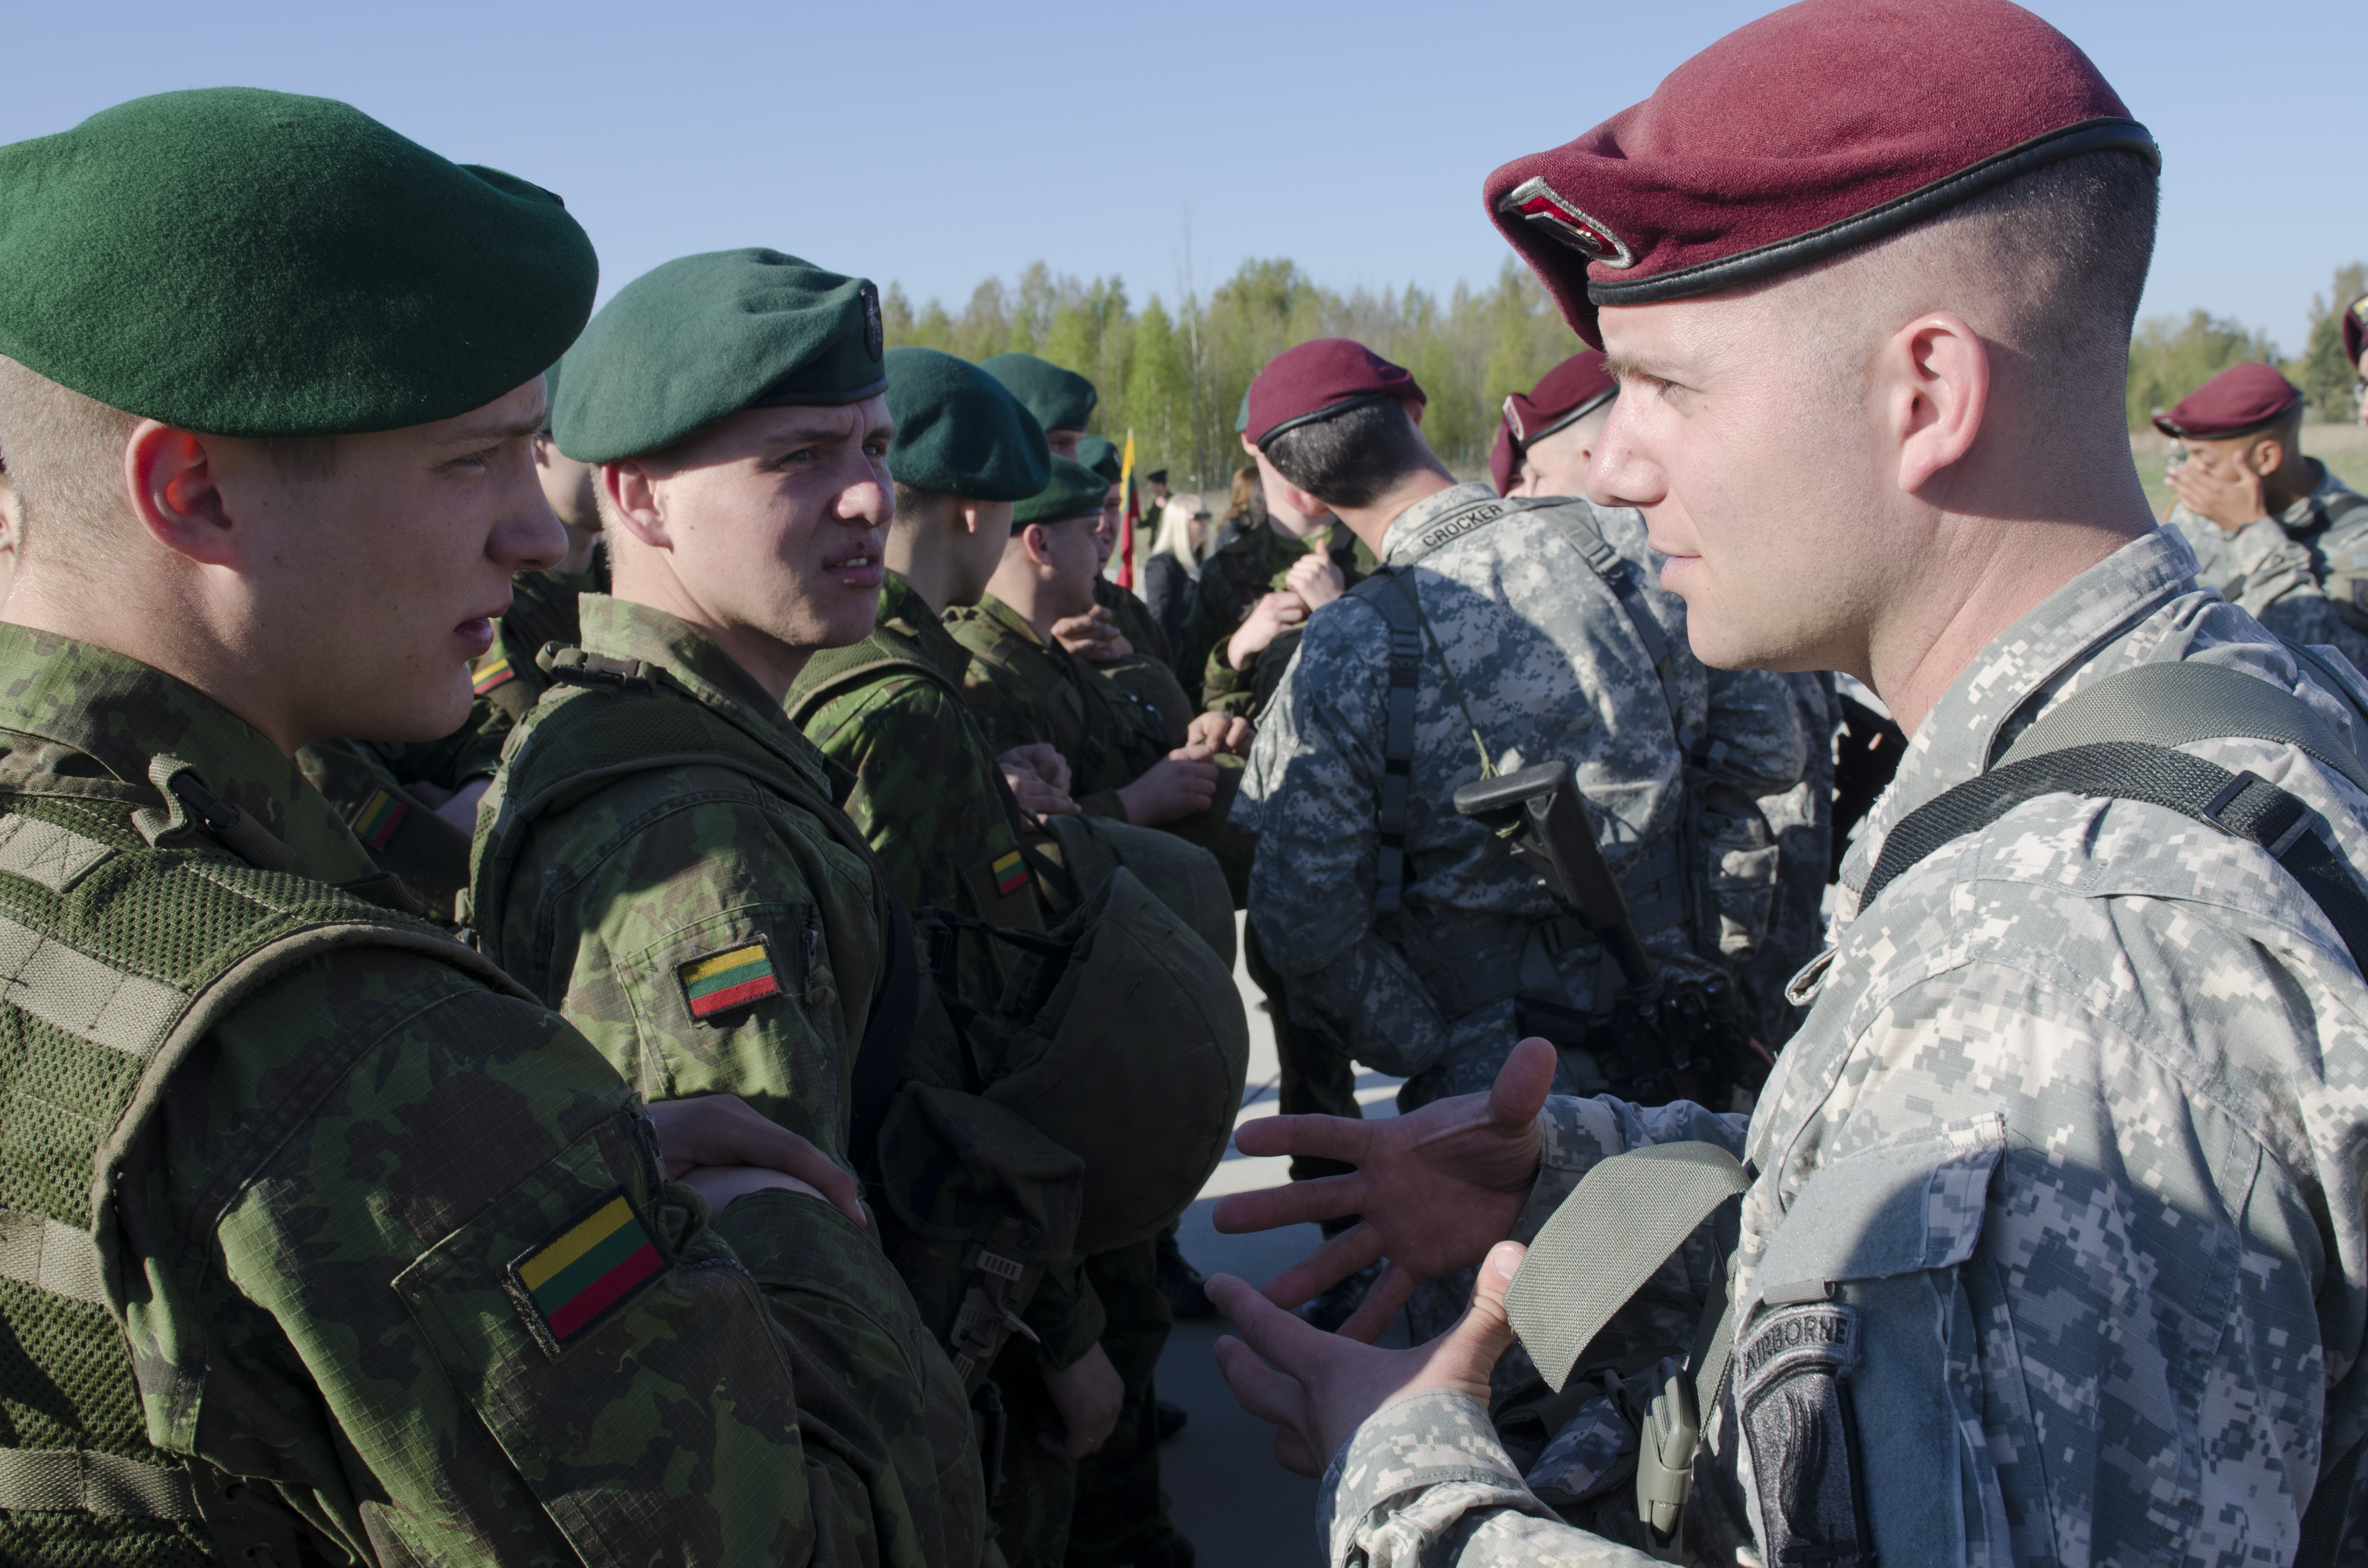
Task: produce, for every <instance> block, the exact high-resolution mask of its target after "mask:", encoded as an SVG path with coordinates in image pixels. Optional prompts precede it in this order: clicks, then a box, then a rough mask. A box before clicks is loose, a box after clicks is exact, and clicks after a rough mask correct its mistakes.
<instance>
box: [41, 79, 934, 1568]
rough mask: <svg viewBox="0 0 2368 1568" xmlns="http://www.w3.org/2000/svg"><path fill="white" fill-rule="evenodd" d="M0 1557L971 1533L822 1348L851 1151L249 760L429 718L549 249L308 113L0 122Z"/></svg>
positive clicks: (523, 483) (173, 102) (453, 184)
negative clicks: (554, 985)
mask: <svg viewBox="0 0 2368 1568" xmlns="http://www.w3.org/2000/svg"><path fill="white" fill-rule="evenodd" d="M159 190H168V191H170V192H171V193H172V199H171V200H169V201H162V200H159V199H156V193H157V192H158V191H159ZM102 257H103V258H106V265H103V266H101V265H94V259H95V258H102ZM0 279H5V286H0V451H5V454H6V464H7V467H8V470H9V472H10V473H11V474H12V476H13V478H14V479H15V481H16V483H17V486H18V487H19V491H20V494H21V498H22V500H23V503H24V509H25V514H26V519H27V528H28V531H27V550H26V552H25V557H24V563H23V571H22V573H21V574H20V575H19V577H18V578H17V583H16V585H15V588H14V591H13V592H12V594H11V596H10V597H9V600H8V603H7V607H6V615H7V621H8V624H6V625H0V668H5V670H6V679H5V682H0V687H5V690H6V699H5V700H0V750H5V752H6V756H7V767H6V772H5V778H6V785H5V787H0V936H5V937H6V941H7V942H9V943H11V944H13V945H14V946H15V948H16V949H17V951H18V953H19V955H20V956H19V958H18V960H16V962H15V963H14V964H12V966H11V973H12V975H13V979H12V981H11V983H10V984H9V985H8V986H7V987H6V992H5V994H0V1016H5V1033H6V1038H7V1039H8V1040H9V1042H10V1045H9V1050H8V1052H7V1061H6V1067H5V1069H0V1071H5V1073H6V1076H7V1080H8V1084H9V1087H10V1093H9V1094H8V1095H7V1096H6V1100H5V1103H0V1117H5V1118H6V1144H7V1147H8V1149H9V1151H10V1158H9V1159H8V1160H7V1161H6V1162H5V1163H0V1207H5V1209H6V1211H7V1212H6V1220H5V1227H6V1233H7V1234H8V1235H9V1236H10V1237H11V1238H13V1239H12V1242H11V1244H10V1245H9V1246H7V1247H6V1249H0V1252H5V1262H0V1273H5V1275H6V1283H5V1284H0V1325H4V1326H5V1336H6V1341H7V1343H8V1344H9V1345H10V1346H12V1351H11V1354H12V1356H13V1357H14V1358H16V1366H17V1370H16V1372H15V1374H14V1375H13V1376H12V1379H11V1382H10V1392H8V1394H7V1396H6V1447H5V1448H0V1560H5V1561H6V1562H11V1563H26V1564H50V1563H73V1562H97V1561H107V1562H130V1561H141V1562H199V1561H220V1562H238V1561H245V1562H282V1563H290V1562H456V1563H457V1562H470V1563H478V1562H619V1561H636V1562H640V1561H652V1560H655V1559H658V1558H661V1557H665V1558H678V1557H692V1558H697V1559H700V1560H702V1561H723V1560H725V1559H751V1558H758V1557H762V1558H766V1559H768V1560H774V1561H783V1562H831V1563H838V1562H873V1561H881V1560H887V1559H894V1560H896V1561H899V1562H906V1561H909V1562H969V1561H973V1560H975V1557H976V1542H975V1539H974V1532H973V1535H972V1536H971V1537H969V1538H965V1537H964V1535H963V1534H962V1528H961V1521H960V1519H959V1517H958V1513H957V1512H956V1511H955V1510H951V1509H949V1508H948V1507H946V1506H944V1505H943V1503H942V1500H941V1497H940V1496H939V1494H941V1493H942V1492H944V1491H946V1490H949V1487H941V1486H939V1484H938V1478H937V1473H936V1471H934V1470H931V1469H928V1467H926V1466H923V1465H919V1464H907V1463H905V1462H903V1461H905V1460H909V1459H911V1458H913V1457H914V1456H912V1455H910V1454H909V1453H908V1451H907V1450H908V1449H909V1448H910V1444H909V1441H908V1440H907V1438H906V1436H905V1434H906V1433H907V1432H908V1431H909V1430H911V1429H912V1427H913V1425H914V1422H915V1421H916V1419H917V1415H918V1409H917V1406H918V1403H919V1391H918V1386H917V1380H916V1381H911V1382H907V1383H906V1384H905V1385H904V1387H902V1388H892V1389H889V1390H887V1391H884V1392H880V1391H874V1390H871V1389H869V1388H866V1387H865V1386H864V1385H863V1384H862V1383H861V1381H860V1377H861V1375H862V1374H863V1373H864V1372H866V1371H867V1370H868V1368H867V1367H865V1366H863V1365H860V1364H858V1363H857V1362H855V1361H853V1360H851V1359H850V1358H848V1357H847V1356H845V1355H843V1354H841V1353H839V1351H838V1350H837V1344H838V1342H839V1341H841V1340H843V1339H845V1338H846V1337H848V1332H849V1331H848V1330H847V1329H843V1328H840V1329H827V1330H826V1325H827V1324H830V1323H832V1322H843V1323H846V1324H875V1325H879V1326H878V1327H877V1330H876V1332H875V1331H871V1330H867V1332H871V1333H872V1337H873V1338H874V1339H875V1340H878V1341H881V1342H882V1343H890V1342H893V1339H894V1308H895V1292H896V1285H895V1281H894V1278H893V1277H891V1276H889V1275H888V1274H887V1272H886V1270H885V1267H884V1264H883V1263H882V1261H881V1260H880V1258H879V1256H878V1253H877V1249H876V1248H874V1247H873V1246H871V1244H870V1243H869V1242H868V1240H867V1239H866V1238H865V1236H864V1234H863V1233H862V1230H861V1228H860V1221H859V1220H858V1219H857V1218H856V1216H857V1215H858V1214H859V1213H860V1210H859V1209H858V1207H857V1205H856V1202H855V1191H854V1188H853V1185H852V1184H851V1183H849V1182H848V1181H847V1180H846V1179H845V1177H844V1176H841V1175H839V1174H838V1173H837V1172H836V1171H835V1170H834V1169H833V1167H832V1166H831V1165H830V1163H829V1162H828V1160H827V1159H826V1158H825V1157H824V1156H823V1155H822V1154H821V1153H820V1152H819V1151H817V1150H815V1149H814V1148H813V1147H812V1146H811V1145H809V1144H807V1143H805V1142H803V1141H801V1140H799V1139H797V1138H796V1137H794V1136H793V1135H791V1134H789V1133H787V1132H785V1131H782V1130H780V1128H778V1127H775V1126H773V1125H772V1124H771V1123H768V1122H767V1121H765V1120H764V1119H762V1118H759V1117H757V1115H755V1113H754V1112H752V1111H750V1110H749V1109H748V1108H746V1106H745V1105H742V1104H740V1103H739V1102H737V1101H735V1100H734V1099H733V1098H731V1097H730V1096H712V1097H711V1098H709V1099H707V1100H705V1101H702V1102H696V1103H690V1104H685V1105H679V1106H665V1107H661V1106H657V1105H650V1106H648V1107H646V1108H645V1107H644V1105H643V1102H642V1100H641V1099H640V1098H639V1097H638V1096H636V1095H635V1094H634V1093H633V1091H632V1089H630V1088H629V1087H628V1086H627V1085H625V1084H624V1083H623V1082H622V1081H620V1079H619V1078H618V1076H617V1074H616V1073H615V1072H614V1071H613V1070H612V1069H611V1068H609V1066H608V1064H607V1063H605V1062H603V1061H602V1060H601V1058H600V1056H599V1054H598V1052H597V1051H594V1050H593V1049H592V1048H591V1047H590V1045H588V1044H587V1043H586V1040H585V1039H584V1038H583V1036H581V1035H580V1034H579V1033H578V1032H577V1031H576V1030H575V1029H574V1028H572V1027H570V1026H569V1025H568V1024H566V1023H565V1022H564V1020H562V1019H561V1018H559V1017H556V1016H555V1015H553V1014H552V1013H551V1012H549V1011H548V1010H546V1009H545V1008H543V1007H542V1006H541V1005H539V1004H538V1003H537V1002H536V1001H535V1000H534V999H533V998H532V997H531V996H529V995H528V994H525V993H524V992H523V991H522V990H521V989H520V988H519V987H518V985H517V983H515V982H514V981H512V980H510V979H509V978H508V977H507V976H506V975H504V974H503V973H502V972H501V971H499V970H498V969H496V968H495V966H494V965H493V964H492V963H490V962H488V961H486V960H484V959H482V958H481V957H479V956H478V955H477V954H475V953H473V952H472V951H471V950H470V949H467V948H465V947H462V946H461V945H460V944H458V943H455V942H453V941H452V940H450V938H449V937H446V936H445V935H444V934H443V932H441V931H440V930H438V928H436V927H434V926H429V925H427V924H426V923H424V922H421V921H418V920H416V919H413V918H411V917H409V916H407V915H404V914H402V913H400V912H399V911H397V910H396V909H392V908H389V907H387V904H388V903H389V902H390V901H393V900H395V899H396V897H397V895H396V893H395V892H394V890H393V886H392V884H393V879H391V878H389V877H388V876H386V875H385V874H383V873H382V872H381V871H380V870H379V869H377V868H376V867H375V866H373V865H372V864H371V862H370V858H369V856H368V855H367V854H366V853H364V851H363V849H362V847H361V846H360V845H359V843H358V842H357V841H356V840H355V838H354V837H353V835H352V834H351V833H349V832H348V831H347V828H346V826H345V824H343V823H342V822H340V821H339V820H338V818H337V816H336V813H335V812H332V811H331V810H330V808H329V807H328V805H327V803H326V802H325V801H323V800H322V798H321V797H320V796H319V795H318V794H317V793H315V792H314V791H313V790H312V789H311V788H310V787H309V786H307V785H306V784H305V782H304V781H303V778H302V774H301V773H300V771H299V769H298V767H297V765H296V763H295V762H294V760H293V758H292V754H293V753H294V752H295V751H296V750H297V749H298V748H299V747H300V746H302V745H303V744H306V743H309V742H312V741H315V740H320V739H324V738H326V737H330V736H335V735H341V734H357V733H359V734H362V735H368V736H374V737H385V738H390V739H403V738H421V739H425V738H427V737H432V736H435V735H438V734H442V733H447V732H449V731H450V730H451V729H452V727H453V726H454V725H455V724H456V723H457V722H459V721H460V720H461V716H462V714H463V713H464V712H465V710H466V709H467V705H468V684H469V683H468V679H467V674H466V672H467V667H468V663H469V661H470V660H471V659H472V658H474V657H476V656H477V655H479V654H481V653H484V649H485V647H486V646H487V644H488V642H489V641H490V639H491V636H492V625H491V622H492V618H493V617H494V616H495V615H497V614H498V613H499V612H500V610H501V608H502V607H503V604H504V602H505V600H506V599H507V593H508V589H507V584H508V581H509V579H510V577H511V575H512V574H515V573H517V572H520V571H532V570H537V569H541V568H545V567H548V566H550V565H552V563H553V562H556V561H557V560H558V558H559V555H560V551H561V548H562V543H561V539H560V534H559V530H558V529H557V528H556V527H555V526H554V525H553V523H552V517H551V513H550V509H549V507H548V506H546V505H545V504H544V502H543V499H542V497H541V494H539V493H538V492H537V489H536V486H535V484H534V481H533V477H532V474H533V470H532V463H531V459H530V456H529V451H530V443H531V440H532V437H533V435H534V433H535V431H536V429H537V428H538V427H539V426H540V424H541V412H542V402H543V394H542V387H541V369H542V367H544V366H545V365H547V364H549V363H550V362H551V360H552V358H555V357H556V356H557V355H558V354H559V353H560V351H561V350H562V349H564V347H566V346H567V344H568V342H569V341H570V340H571V339H572V338H573V337H574V336H575V334H576V333H577V331H578V330H579V329H580V328H581V326H582V324H583V322H584V319H585V317H586V314H587V313H588V312H589V310H590V306H591V301H592V295H593V290H594V286H595V282H596V264H595V261H594V258H593V255H592V249H591V245H590V244H589V242H588V241H587V240H586V237H585V235H584V233H583V231H582V230H581V229H580V228H579V227H578V226H577V225H576V223H575V221H574V220H573V219H572V218H570V217H569V216H568V215H567V213H566V211H565V210H564V208H563V207H562V206H561V204H560V202H559V200H558V199H556V198H555V197H552V196H551V195H550V194H549V193H547V192H545V191H542V190H541V189H539V188H537V187H533V186H530V185H529V184H527V183H526V182H525V181H522V180H519V179H517V178H515V177H513V176H508V175H505V174H501V173H499V172H497V171H494V170H489V169H475V168H469V167H463V166H459V165H452V164H450V163H447V162H446V161H444V160H443V159H441V158H438V157H437V156H435V155H434V154H432V153H428V152H427V151H426V150H424V149H422V148H420V147H418V146H416V145H415V144H413V143H412V142H407V141H405V140H404V138H402V137H400V136H398V135H396V134H395V133H394V132H393V131H389V130H388V129H387V128H385V127H384V126H381V125H380V124H378V123H377V122H375V121H373V120H370V119H368V118H367V117H365V116H363V115H361V114H360V113H359V112H358V111H356V110H354V109H352V108H348V107H347V106H345V105H343V104H338V103H334V102H330V101H328V100H324V99H319V98H305V97H291V96H288V95H283V94H276V93H267V92H261V91H256V90H253V89H245V88H233V89H216V90H211V91H205V92H188V93H171V94H165V95H162V96H159V97H151V98H143V99H139V100H136V101H134V102H131V103H129V104H124V105H121V106H119V107H117V108H112V109H108V110H107V111H105V112H103V113H100V114H98V115H96V116H93V117H92V118H91V119H88V120H85V122H83V123H82V124H81V125H80V126H78V127H76V128H74V130H72V131H66V132H64V133H63V134H60V135H55V136H51V137H46V138H42V139H40V140H36V141H32V142H20V143H17V144H16V145H14V146H11V147H7V148H6V149H0ZM102 583H103V584H104V590H103V591H101V590H100V589H99V587H98V586H97V585H100V584H102ZM757 1164H765V1165H779V1166H780V1167H781V1168H782V1169H784V1170H794V1171H798V1172H800V1173H802V1175H803V1177H804V1178H806V1179H800V1178H799V1177H797V1176H787V1175H776V1174H771V1173H766V1172H760V1171H757V1170H754V1169H751V1168H747V1167H750V1166H752V1165H757ZM676 1176H680V1177H687V1178H688V1180H689V1184H690V1185H689V1186H683V1185H675V1184H673V1183H672V1182H670V1181H669V1179H668V1178H669V1177H676ZM825 1192H828V1193H831V1194H833V1195H834V1197H835V1201H836V1203H837V1205H839V1206H840V1207H834V1202H832V1201H825V1200H824V1194H825ZM743 1193H745V1194H746V1196H739V1197H738V1198H737V1200H736V1201H734V1195H735V1194H743ZM842 1208H843V1210H844V1212H842V1211H841V1210H842ZM734 1243H745V1244H747V1245H748V1246H749V1247H750V1248H751V1249H753V1250H750V1251H747V1252H742V1251H738V1250H735V1246H734ZM768 1257H771V1258H794V1259H795V1260H796V1275H795V1278H796V1280H797V1286H796V1291H795V1293H794V1295H795V1299H793V1300H783V1301H779V1302H777V1303H776V1304H775V1307H774V1310H771V1311H768V1307H767V1304H766V1301H765V1298H764V1297H763V1296H762V1295H761V1294H760V1293H759V1291H758V1290H757V1289H756V1287H755V1285H754V1283H753V1281H752V1279H751V1277H750V1274H751V1271H750V1268H749V1267H748V1266H747V1265H748V1262H749V1261H756V1260H762V1259H765V1258H768ZM759 1267H761V1263H760V1265H759ZM834 1336H835V1337H834ZM793 1370H794V1381H793V1378H792V1373H793ZM37 1389H38V1390H39V1391H40V1392H30V1391H33V1390H37ZM726 1390H728V1391H729V1398H730V1404H729V1407H728V1409H727V1408H724V1407H723V1406H722V1405H721V1403H720V1396H719V1391H726ZM859 1394H860V1397H859ZM892 1399H902V1400H903V1401H904V1403H903V1405H902V1406H900V1407H899V1408H897V1409H895V1410H891V1409H889V1408H888V1404H889V1402H890V1401H891V1400H892ZM899 1445H904V1446H903V1447H899ZM891 1456H893V1457H894V1459H895V1460H898V1461H899V1462H898V1463H895V1464H892V1463H889V1462H887V1460H889V1458H890V1457H891ZM957 1479H958V1478H957Z"/></svg>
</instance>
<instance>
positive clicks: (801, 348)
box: [551, 248, 888, 463]
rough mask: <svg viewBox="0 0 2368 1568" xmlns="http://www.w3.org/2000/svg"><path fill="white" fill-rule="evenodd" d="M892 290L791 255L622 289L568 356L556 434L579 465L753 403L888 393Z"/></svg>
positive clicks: (685, 267)
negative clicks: (884, 311) (885, 331)
mask: <svg viewBox="0 0 2368 1568" xmlns="http://www.w3.org/2000/svg"><path fill="white" fill-rule="evenodd" d="M881 344H882V326H881V320H880V290H878V289H876V288H874V287H872V285H871V282H869V281H868V280H867V279H864V278H848V277H845V276H843V275H841V274H839V273H836V272H826V271H825V270H823V269H822V268H821V267H816V266H814V264H813V263H812V262H808V261H801V260H799V259H798V258H797V257H796V256H784V255H782V254H781V253H780V251H776V250H763V249H757V248H751V249H747V250H729V251H710V252H707V253H706V254H704V255H700V256H680V257H677V259H675V260H673V261H669V262H666V264H664V265H663V266H660V267H655V268H654V269H652V270H651V271H648V272H645V273H643V275H642V276H641V277H639V278H634V279H633V280H632V282H631V283H628V284H626V285H625V287H624V288H623V289H621V290H619V291H618V294H617V297H616V298H615V299H613V300H611V301H609V302H608V303H607V304H606V305H604V306H602V307H601V310H600V313H599V314H598V315H597V316H595V317H593V318H592V324H591V325H590V326H588V327H586V328H585V329H584V336H583V338H582V339H581V340H580V341H578V342H577V344H576V345H575V347H574V348H573V349H571V350H569V351H568V355H567V373H566V375H565V376H564V378H563V379H562V381H561V383H560V394H559V405H558V407H557V408H556V409H555V410H554V411H553V412H552V426H551V428H552V435H553V437H556V438H557V440H558V442H559V449H560V450H561V451H563V452H565V453H566V454H567V455H568V456H569V457H571V458H574V459H575V460H577V461H578V462H594V463H598V462H615V461H617V460H620V459H622V458H630V457H634V456H637V455H639V454H640V453H643V452H654V451H656V450H658V449H660V448H663V447H669V446H672V445H673V444H674V443H675V442H677V441H679V440H681V439H682V438H683V437H686V436H688V435H689V434H690V433H691V432H693V431H694V430H697V429H699V428H700V426H704V425H709V424H712V423H713V422H714V421H716V420H718V419H721V418H723V416H724V415H730V414H737V413H739V412H740V411H741V410H743V409H746V408H776V407H782V406H785V405H790V404H812V405H825V406H831V405H837V404H841V403H860V402H862V401H863V400H864V399H865V398H867V397H873V396H876V395H878V394H879V393H880V392H882V391H884V390H885V389H886V388H887V385H888V373H887V370H886V369H885V367H884V366H883V364H882V351H881Z"/></svg>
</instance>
